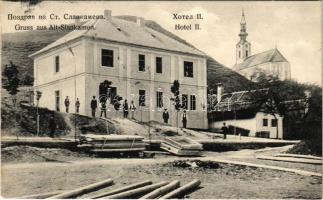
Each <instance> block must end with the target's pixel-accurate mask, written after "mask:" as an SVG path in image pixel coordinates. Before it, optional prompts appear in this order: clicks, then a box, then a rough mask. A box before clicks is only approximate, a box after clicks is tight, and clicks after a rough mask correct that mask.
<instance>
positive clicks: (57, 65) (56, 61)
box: [55, 56, 59, 73]
mask: <svg viewBox="0 0 323 200" xmlns="http://www.w3.org/2000/svg"><path fill="white" fill-rule="evenodd" d="M55 72H56V73H57V72H59V56H55Z"/></svg>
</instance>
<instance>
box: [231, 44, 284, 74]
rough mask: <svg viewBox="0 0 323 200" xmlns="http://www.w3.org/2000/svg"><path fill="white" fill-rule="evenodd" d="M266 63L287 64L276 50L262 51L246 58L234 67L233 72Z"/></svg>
mask: <svg viewBox="0 0 323 200" xmlns="http://www.w3.org/2000/svg"><path fill="white" fill-rule="evenodd" d="M268 62H288V61H287V59H286V58H285V57H284V56H283V55H282V54H281V53H280V52H279V51H278V49H277V48H275V49H271V50H268V51H264V52H262V53H258V54H255V55H252V56H249V57H247V58H246V59H245V60H244V61H243V62H242V63H240V64H236V65H235V66H234V69H235V70H241V69H245V68H248V67H252V66H255V65H259V64H263V63H268Z"/></svg>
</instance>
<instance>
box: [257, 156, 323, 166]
mask: <svg viewBox="0 0 323 200" xmlns="http://www.w3.org/2000/svg"><path fill="white" fill-rule="evenodd" d="M256 158H257V159H261V160H274V161H284V162H294V163H305V164H313V165H322V161H321V160H313V159H312V160H311V159H304V158H287V157H273V156H256Z"/></svg>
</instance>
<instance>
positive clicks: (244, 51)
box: [236, 10, 251, 64]
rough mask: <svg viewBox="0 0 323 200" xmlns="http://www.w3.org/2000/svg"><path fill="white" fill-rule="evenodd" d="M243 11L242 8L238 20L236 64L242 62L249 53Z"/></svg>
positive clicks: (249, 48) (249, 45)
mask: <svg viewBox="0 0 323 200" xmlns="http://www.w3.org/2000/svg"><path fill="white" fill-rule="evenodd" d="M246 24H247V23H246V19H245V15H244V11H243V10H242V18H241V22H240V33H239V37H240V41H239V42H238V43H237V45H236V64H239V63H242V62H243V61H244V60H245V59H246V58H247V57H249V56H250V55H251V44H250V42H248V41H247V36H248V33H247V28H246Z"/></svg>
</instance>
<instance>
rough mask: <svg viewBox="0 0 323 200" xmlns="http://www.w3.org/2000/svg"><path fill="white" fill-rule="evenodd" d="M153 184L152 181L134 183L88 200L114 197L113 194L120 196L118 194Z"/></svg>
mask: <svg viewBox="0 0 323 200" xmlns="http://www.w3.org/2000/svg"><path fill="white" fill-rule="evenodd" d="M151 184H152V182H151V181H143V182H139V183H134V184H131V185H127V186H125V187H122V188H118V189H115V190H111V191H109V192H106V193H103V194H99V195H96V196H92V197H88V199H98V198H101V197H105V196H109V195H113V194H118V193H121V192H124V191H128V190H132V189H136V188H140V187H143V186H146V185H151Z"/></svg>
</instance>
